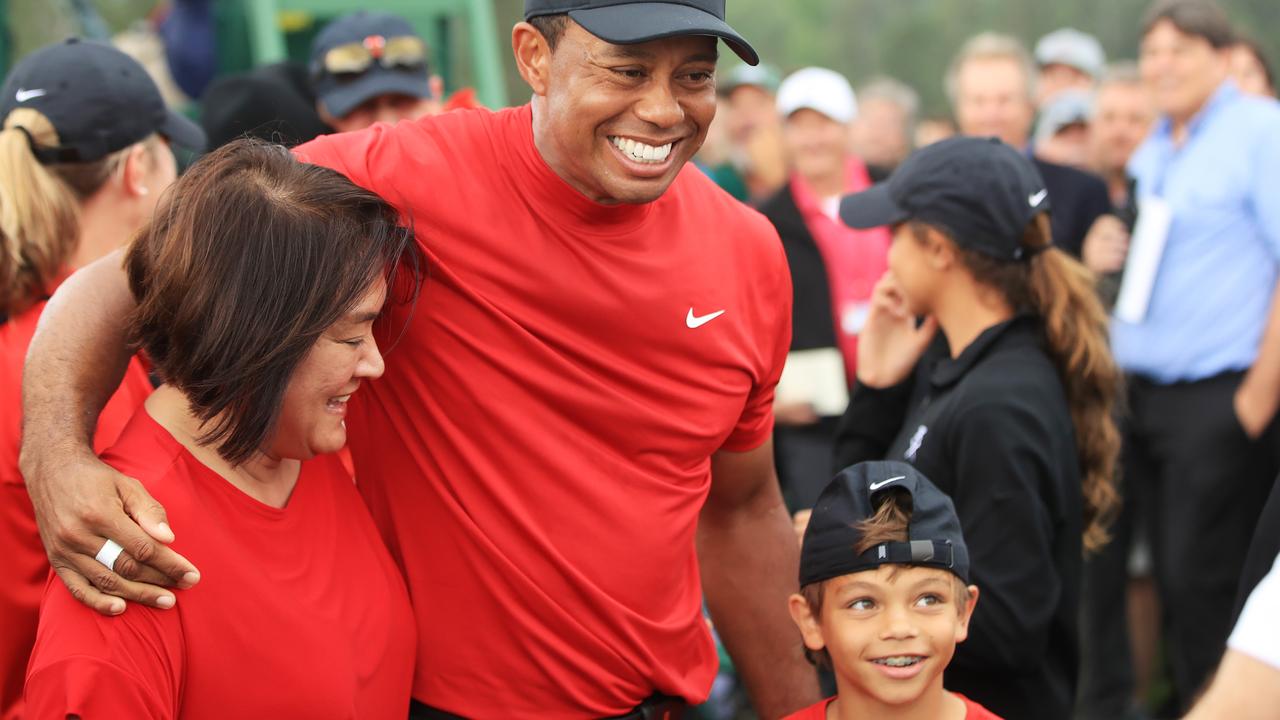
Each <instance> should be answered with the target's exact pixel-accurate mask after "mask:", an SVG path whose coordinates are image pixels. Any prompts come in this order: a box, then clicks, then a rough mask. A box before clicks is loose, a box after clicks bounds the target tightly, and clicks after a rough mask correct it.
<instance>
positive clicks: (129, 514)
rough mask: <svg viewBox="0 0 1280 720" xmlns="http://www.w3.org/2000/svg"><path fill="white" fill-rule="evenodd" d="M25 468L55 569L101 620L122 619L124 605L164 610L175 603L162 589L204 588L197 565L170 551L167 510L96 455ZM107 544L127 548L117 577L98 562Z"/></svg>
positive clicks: (25, 460) (26, 459)
mask: <svg viewBox="0 0 1280 720" xmlns="http://www.w3.org/2000/svg"><path fill="white" fill-rule="evenodd" d="M21 464H22V473H23V477H24V478H25V479H26V484H27V490H28V492H29V493H30V495H31V503H32V505H34V506H35V510H36V520H37V523H38V524H39V526H40V539H41V540H42V541H43V542H44V546H45V551H46V552H47V553H48V554H49V564H50V565H51V566H52V567H53V569H54V572H56V573H58V577H59V578H61V579H62V582H63V583H65V584H66V586H67V589H68V590H70V591H71V594H72V595H73V596H75V598H76V599H77V600H79V601H80V602H82V603H84V604H85V605H88V606H89V607H91V608H93V609H94V610H96V611H98V612H100V613H102V614H103V615H119V614H120V613H122V612H124V609H125V602H124V601H125V600H132V601H135V602H141V603H145V604H147V605H150V606H152V607H156V608H161V609H166V608H171V607H173V605H174V602H175V598H174V595H173V593H172V592H170V591H168V590H166V589H165V588H164V587H160V586H169V587H173V586H176V587H179V588H189V587H191V586H192V585H195V584H196V583H197V582H199V581H200V574H199V572H198V571H197V570H196V568H195V566H194V565H192V564H191V563H190V562H188V561H187V559H186V558H184V557H182V556H181V555H179V554H178V553H176V552H174V551H173V550H171V549H169V548H167V547H165V545H164V543H169V542H172V541H173V531H172V530H170V529H169V524H168V522H167V520H166V518H165V513H164V508H162V507H160V504H159V503H157V502H156V501H155V500H154V499H153V498H152V497H151V496H150V495H149V494H147V491H146V490H144V489H143V488H142V484H141V483H139V482H138V481H137V480H134V479H133V478H129V477H126V476H124V475H121V474H120V473H118V472H116V471H115V470H113V469H112V468H110V467H109V466H107V465H106V464H105V463H103V462H102V461H101V460H99V459H98V458H96V457H94V456H92V455H88V456H80V457H77V458H76V459H73V460H69V461H65V462H57V461H55V462H39V461H36V460H35V459H32V458H31V457H30V456H29V454H26V453H24V455H23V457H22V463H21ZM108 538H110V539H111V540H114V541H115V542H116V543H118V544H119V545H120V546H121V547H122V548H124V552H122V553H121V554H120V556H119V557H118V558H117V559H116V562H115V565H114V567H115V570H114V571H112V570H111V569H108V568H107V567H105V566H103V565H102V563H100V562H98V560H97V559H96V558H95V555H97V553H98V551H99V550H101V549H102V546H103V544H104V543H105V542H106V541H107V539H108ZM121 598H123V599H121Z"/></svg>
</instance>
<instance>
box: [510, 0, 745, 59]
mask: <svg viewBox="0 0 1280 720" xmlns="http://www.w3.org/2000/svg"><path fill="white" fill-rule="evenodd" d="M724 2H725V0H650V1H649V2H637V1H636V0H525V1H524V19H525V20H528V19H530V18H534V17H538V16H541V15H559V14H561V13H567V14H568V15H569V17H570V18H572V19H573V21H574V22H576V23H578V24H579V25H581V26H582V27H583V28H584V29H586V31H587V32H589V33H591V34H592V35H595V36H596V37H598V38H600V39H601V40H604V41H605V42H611V43H613V44H615V45H632V44H635V43H642V42H648V41H650V40H660V39H662V38H667V37H676V36H679V35H710V36H712V37H718V38H720V39H722V40H724V42H725V44H726V45H728V46H729V47H730V48H731V49H732V50H733V51H734V52H735V53H737V55H738V57H740V58H742V61H743V62H745V63H747V64H748V65H756V64H758V63H759V62H760V56H759V55H758V54H757V53H756V51H755V49H754V48H752V47H751V44H750V43H748V42H747V41H746V40H744V39H743V37H742V36H741V35H739V34H738V31H737V30H734V29H733V28H731V27H729V24H728V23H726V22H725V21H724Z"/></svg>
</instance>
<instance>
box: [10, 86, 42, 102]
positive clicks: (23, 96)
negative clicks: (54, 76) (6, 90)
mask: <svg viewBox="0 0 1280 720" xmlns="http://www.w3.org/2000/svg"><path fill="white" fill-rule="evenodd" d="M44 94H45V92H44V89H43V88H36V89H35V90H23V89H22V88H18V92H16V93H14V94H13V99H14V100H17V101H18V102H26V101H28V100H33V99H35V98H38V97H40V96H42V95H44Z"/></svg>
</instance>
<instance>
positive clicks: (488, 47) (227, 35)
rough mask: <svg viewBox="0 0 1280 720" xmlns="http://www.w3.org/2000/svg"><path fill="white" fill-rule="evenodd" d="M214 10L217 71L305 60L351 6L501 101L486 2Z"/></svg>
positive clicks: (248, 5)
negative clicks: (378, 16)
mask: <svg viewBox="0 0 1280 720" xmlns="http://www.w3.org/2000/svg"><path fill="white" fill-rule="evenodd" d="M4 2H5V0H0V4H3V3H4ZM215 8H216V10H215V12H216V13H217V14H216V19H217V28H218V65H219V68H218V69H219V72H221V73H226V72H238V71H242V70H247V69H249V68H251V67H255V66H258V65H264V64H267V63H273V62H279V61H281V60H285V59H294V60H300V61H303V62H306V61H307V59H308V49H309V47H310V45H311V38H313V37H314V36H315V34H316V33H317V32H319V30H320V28H322V27H324V25H325V23H327V22H329V21H330V20H332V19H333V18H335V17H338V16H340V15H345V14H347V13H349V12H352V10H354V9H357V8H358V9H364V10H382V11H385V12H391V13H395V14H397V15H400V16H402V17H404V18H405V19H407V20H408V21H409V22H410V23H411V24H412V25H413V27H414V29H415V30H417V32H418V33H419V34H420V35H421V36H422V37H423V38H424V39H426V41H427V46H428V48H429V51H430V53H431V60H432V67H433V72H435V73H438V74H439V75H440V76H441V77H443V78H444V81H445V87H446V88H447V89H448V90H449V91H450V92H452V91H453V90H457V89H458V88H459V87H462V86H464V85H471V86H472V87H474V88H475V89H476V95H477V96H478V98H479V100H480V102H482V103H483V104H485V105H487V106H488V107H492V108H499V107H503V106H505V105H506V104H507V92H506V86H505V85H504V79H503V78H504V76H503V69H502V57H503V55H502V53H501V51H500V48H499V47H498V31H497V26H496V24H495V22H494V15H493V3H492V0H364V1H362V2H359V3H354V2H352V0H222V1H221V2H218V3H216V5H215Z"/></svg>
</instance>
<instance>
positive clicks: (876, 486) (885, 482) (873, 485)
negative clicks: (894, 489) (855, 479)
mask: <svg viewBox="0 0 1280 720" xmlns="http://www.w3.org/2000/svg"><path fill="white" fill-rule="evenodd" d="M906 479H907V476H906V475H899V476H897V477H891V478H889V479H888V480H881V481H880V482H873V483H871V484H870V485H868V486H867V489H868V490H871V491H875V490H879V489H880V488H882V487H884V486H885V485H888V484H889V483H891V482H895V481H897V480H906Z"/></svg>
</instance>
